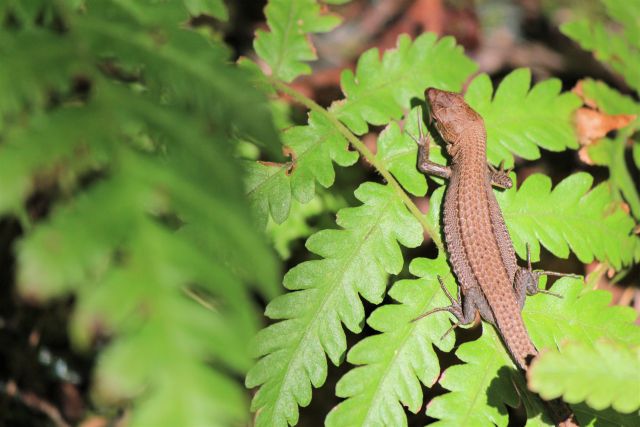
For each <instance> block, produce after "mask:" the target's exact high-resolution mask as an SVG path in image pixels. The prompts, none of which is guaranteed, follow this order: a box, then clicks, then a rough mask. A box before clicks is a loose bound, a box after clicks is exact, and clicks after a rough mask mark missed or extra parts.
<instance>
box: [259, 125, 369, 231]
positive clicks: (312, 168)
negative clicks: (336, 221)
mask: <svg viewBox="0 0 640 427" xmlns="http://www.w3.org/2000/svg"><path fill="white" fill-rule="evenodd" d="M283 144H284V145H285V147H286V151H287V152H288V153H289V154H290V156H291V161H289V162H286V163H261V164H258V165H253V166H248V177H247V195H248V197H249V199H250V200H251V202H252V205H253V206H254V208H255V209H254V214H255V217H256V219H257V221H258V223H259V225H261V226H262V227H264V226H265V225H266V223H267V218H268V213H271V216H272V217H273V220H274V221H275V222H276V223H277V224H280V223H282V222H283V221H284V220H286V219H287V217H288V216H289V209H290V206H291V197H292V195H293V196H294V197H295V198H296V199H297V200H298V201H299V202H301V203H307V202H308V201H309V200H311V199H312V198H313V196H314V195H315V182H316V181H318V183H320V185H322V186H323V187H325V188H328V187H330V186H331V185H333V182H334V180H335V171H334V170H333V162H335V163H336V164H338V165H340V166H351V165H352V164H354V163H355V162H356V161H357V160H358V154H357V152H355V151H349V144H348V142H347V140H346V139H345V138H344V137H343V136H342V135H341V134H340V133H339V132H338V131H337V129H336V128H335V127H334V126H333V125H332V124H331V123H329V121H328V120H327V119H326V118H325V117H323V116H321V115H319V114H315V113H311V114H309V124H308V125H306V126H295V127H292V128H290V129H288V130H287V131H286V132H285V133H284V134H283Z"/></svg>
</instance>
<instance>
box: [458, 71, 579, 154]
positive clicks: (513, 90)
mask: <svg viewBox="0 0 640 427" xmlns="http://www.w3.org/2000/svg"><path fill="white" fill-rule="evenodd" d="M530 85H531V71H529V69H527V68H521V69H518V70H515V71H513V72H511V73H510V74H509V75H507V76H506V77H505V78H504V79H503V80H502V82H501V83H500V86H499V87H498V88H497V90H496V93H495V95H494V97H493V99H491V96H492V93H493V89H492V85H491V80H490V79H489V76H487V75H486V74H481V75H480V76H478V77H476V78H475V79H474V80H473V81H472V82H471V84H470V85H469V87H468V89H467V92H466V94H465V99H466V101H467V102H468V103H469V105H470V106H471V107H472V108H473V109H474V110H476V111H477V112H478V113H479V114H480V115H481V116H482V117H483V119H484V123H485V126H486V128H487V157H488V159H489V161H490V162H491V163H493V164H498V162H499V161H501V160H506V163H507V164H508V165H512V164H513V156H512V153H513V154H515V155H517V156H519V157H522V158H525V159H529V160H532V159H537V158H539V157H540V150H539V148H538V147H541V148H544V149H546V150H551V151H562V150H565V149H567V148H577V147H578V142H577V140H576V136H575V133H574V130H573V122H572V115H573V112H574V110H575V109H577V108H578V107H579V106H580V104H581V103H580V100H579V99H578V97H577V96H576V95H574V94H572V93H562V94H561V93H560V90H561V89H562V86H561V83H560V80H558V79H549V80H545V81H544V82H541V83H538V84H536V85H534V86H533V88H531V90H529V86H530Z"/></svg>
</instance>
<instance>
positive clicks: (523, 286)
mask: <svg viewBox="0 0 640 427" xmlns="http://www.w3.org/2000/svg"><path fill="white" fill-rule="evenodd" d="M526 247H527V267H526V268H525V267H518V270H517V271H516V275H515V278H514V288H515V292H516V299H517V301H518V305H519V306H520V308H521V309H522V307H523V306H524V300H525V298H526V296H527V295H535V294H538V293H540V294H548V295H553V296H554V297H558V298H562V295H560V294H557V293H555V292H551V291H547V290H546V289H540V288H538V281H539V280H540V276H543V275H546V276H558V277H574V278H580V277H581V276H579V275H577V274H571V273H558V272H555V271H546V270H533V269H532V268H531V251H530V249H529V244H528V243H527V244H526Z"/></svg>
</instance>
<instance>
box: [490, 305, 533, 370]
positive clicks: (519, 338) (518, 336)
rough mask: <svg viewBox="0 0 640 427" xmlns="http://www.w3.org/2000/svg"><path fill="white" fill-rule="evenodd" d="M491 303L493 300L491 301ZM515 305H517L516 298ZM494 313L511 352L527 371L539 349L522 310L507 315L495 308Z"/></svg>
mask: <svg viewBox="0 0 640 427" xmlns="http://www.w3.org/2000/svg"><path fill="white" fill-rule="evenodd" d="M509 296H511V295H509ZM489 304H491V302H489ZM513 305H514V306H516V303H515V299H514V303H513ZM494 307H495V306H494ZM493 315H494V318H495V320H496V324H497V326H498V331H499V332H500V335H501V336H502V340H503V341H504V343H505V344H506V346H507V348H508V349H509V353H511V356H512V357H513V359H514V361H515V362H516V363H517V364H518V366H519V367H520V369H522V370H523V371H526V370H527V368H528V367H529V364H530V363H531V360H532V359H533V358H534V357H536V356H537V355H538V351H537V350H536V348H535V346H534V345H533V343H532V342H531V339H530V338H529V333H528V332H527V329H526V328H525V326H524V321H523V320H522V316H521V315H520V312H518V313H517V315H515V316H513V315H507V314H506V313H505V312H503V311H501V310H495V311H494V313H493Z"/></svg>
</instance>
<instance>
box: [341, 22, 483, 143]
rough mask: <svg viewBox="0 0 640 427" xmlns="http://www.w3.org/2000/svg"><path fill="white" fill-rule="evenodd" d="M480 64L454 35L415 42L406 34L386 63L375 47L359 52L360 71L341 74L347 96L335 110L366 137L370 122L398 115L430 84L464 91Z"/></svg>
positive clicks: (386, 56)
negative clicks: (476, 62)
mask: <svg viewBox="0 0 640 427" xmlns="http://www.w3.org/2000/svg"><path fill="white" fill-rule="evenodd" d="M476 67H477V66H476V65H475V63H473V62H472V61H471V60H470V59H469V58H467V57H466V56H465V55H464V53H463V52H462V48H460V46H457V45H456V44H455V41H454V39H453V38H451V37H444V38H442V39H441V40H439V41H437V37H436V35H435V34H422V35H420V36H419V37H418V38H416V39H415V40H414V41H413V42H412V41H411V40H410V39H409V37H408V36H406V35H402V36H400V37H399V38H398V43H397V47H396V48H395V49H393V50H389V51H387V52H385V54H384V55H383V57H382V61H381V60H380V53H379V52H378V49H370V50H368V51H366V52H365V53H364V54H362V56H360V59H359V60H358V65H357V67H356V71H355V73H353V72H352V71H351V70H345V71H343V72H342V76H341V79H340V86H341V87H342V90H343V92H344V95H345V99H344V100H341V101H337V102H334V103H333V105H332V106H331V108H330V111H331V112H332V113H333V114H335V115H336V117H338V118H339V119H340V120H341V121H343V122H344V123H345V124H346V125H347V126H348V127H349V128H350V129H351V130H352V131H353V132H354V133H356V134H358V135H361V134H364V133H365V132H366V131H367V128H368V127H367V123H371V124H373V125H385V124H387V123H389V122H390V121H391V119H399V118H400V116H401V114H402V111H403V108H405V109H406V108H408V107H409V102H410V100H411V98H414V97H417V98H423V96H424V90H425V89H426V88H427V87H430V86H433V87H437V88H440V89H446V90H453V91H460V89H461V87H462V83H464V81H465V80H466V79H467V78H468V77H469V75H470V74H471V73H472V72H473V71H474V70H475V69H476Z"/></svg>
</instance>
